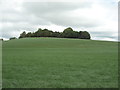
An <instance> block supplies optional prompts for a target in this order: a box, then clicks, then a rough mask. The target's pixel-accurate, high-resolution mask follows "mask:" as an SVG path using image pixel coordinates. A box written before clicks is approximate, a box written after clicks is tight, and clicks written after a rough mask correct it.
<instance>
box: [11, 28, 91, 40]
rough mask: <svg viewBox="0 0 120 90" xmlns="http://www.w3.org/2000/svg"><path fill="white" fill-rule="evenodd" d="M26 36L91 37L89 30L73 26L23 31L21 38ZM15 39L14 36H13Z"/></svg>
mask: <svg viewBox="0 0 120 90" xmlns="http://www.w3.org/2000/svg"><path fill="white" fill-rule="evenodd" d="M26 37H56V38H79V39H90V38H91V36H90V34H89V33H88V32H87V31H79V32H78V31H74V30H73V29H72V28H71V27H68V28H66V29H65V30H64V31H63V32H57V31H55V32H53V31H52V30H48V29H41V28H39V29H38V30H37V31H36V32H33V33H32V32H28V33H26V32H25V31H24V32H22V33H21V34H20V36H19V38H26ZM12 39H13V38H12Z"/></svg>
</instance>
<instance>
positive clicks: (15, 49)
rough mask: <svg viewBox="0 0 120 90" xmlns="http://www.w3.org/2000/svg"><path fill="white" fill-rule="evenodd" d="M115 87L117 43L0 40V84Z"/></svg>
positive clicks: (48, 39) (25, 86) (44, 39)
mask: <svg viewBox="0 0 120 90" xmlns="http://www.w3.org/2000/svg"><path fill="white" fill-rule="evenodd" d="M115 87H118V43H117V42H108V41H94V40H80V39H60V38H24V39H16V40H10V41H4V42H3V88H115Z"/></svg>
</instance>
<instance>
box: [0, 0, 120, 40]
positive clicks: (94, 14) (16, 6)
mask: <svg viewBox="0 0 120 90" xmlns="http://www.w3.org/2000/svg"><path fill="white" fill-rule="evenodd" d="M0 15H1V18H0V38H3V39H5V40H7V39H9V38H10V37H19V35H20V33H22V32H23V31H26V32H35V31H37V30H38V28H42V29H45V28H47V29H49V30H52V31H59V32H62V31H63V30H64V29H65V28H67V27H72V28H73V30H75V31H88V32H89V33H90V35H91V39H93V40H107V41H118V0H0Z"/></svg>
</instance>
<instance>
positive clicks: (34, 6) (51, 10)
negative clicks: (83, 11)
mask: <svg viewBox="0 0 120 90" xmlns="http://www.w3.org/2000/svg"><path fill="white" fill-rule="evenodd" d="M23 7H24V12H27V13H28V14H34V15H35V16H36V17H41V18H43V19H44V20H46V22H51V23H53V24H56V25H62V26H72V27H79V26H82V27H96V26H98V25H100V23H99V22H98V23H96V21H94V20H90V19H87V18H86V17H73V15H74V13H70V12H72V11H74V10H77V9H80V8H89V7H91V3H90V2H89V3H85V2H84V3H79V2H77V3H73V2H32V3H31V2H27V3H24V4H23Z"/></svg>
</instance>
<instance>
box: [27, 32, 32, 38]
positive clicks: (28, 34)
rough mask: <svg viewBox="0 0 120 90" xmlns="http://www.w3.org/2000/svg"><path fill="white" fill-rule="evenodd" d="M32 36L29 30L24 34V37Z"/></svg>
mask: <svg viewBox="0 0 120 90" xmlns="http://www.w3.org/2000/svg"><path fill="white" fill-rule="evenodd" d="M32 36H33V34H32V33H31V32H28V33H27V34H26V35H25V37H32Z"/></svg>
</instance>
